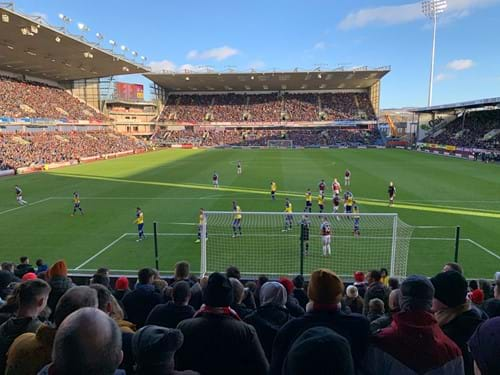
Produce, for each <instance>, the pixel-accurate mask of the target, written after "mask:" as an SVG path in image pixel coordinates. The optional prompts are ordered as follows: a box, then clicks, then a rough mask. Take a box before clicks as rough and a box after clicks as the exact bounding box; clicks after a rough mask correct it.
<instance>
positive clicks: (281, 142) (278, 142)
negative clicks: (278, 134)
mask: <svg viewBox="0 0 500 375" xmlns="http://www.w3.org/2000/svg"><path fill="white" fill-rule="evenodd" d="M267 147H269V148H293V141H292V140H290V139H272V140H269V141H267Z"/></svg>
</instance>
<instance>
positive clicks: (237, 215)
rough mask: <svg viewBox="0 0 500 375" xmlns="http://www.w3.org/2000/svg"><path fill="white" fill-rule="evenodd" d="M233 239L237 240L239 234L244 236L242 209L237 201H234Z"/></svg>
mask: <svg viewBox="0 0 500 375" xmlns="http://www.w3.org/2000/svg"><path fill="white" fill-rule="evenodd" d="M233 214H234V218H233V238H235V237H236V236H237V235H238V234H239V235H240V236H242V233H241V208H240V206H238V204H237V203H236V201H233Z"/></svg>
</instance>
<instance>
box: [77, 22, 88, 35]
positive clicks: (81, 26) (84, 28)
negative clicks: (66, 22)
mask: <svg viewBox="0 0 500 375" xmlns="http://www.w3.org/2000/svg"><path fill="white" fill-rule="evenodd" d="M77 26H78V30H80V31H82V32H84V33H86V32H87V31H90V28H89V27H88V26H87V25H85V24H84V23H81V22H79V23H78V25H77Z"/></svg>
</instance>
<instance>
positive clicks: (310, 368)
mask: <svg viewBox="0 0 500 375" xmlns="http://www.w3.org/2000/svg"><path fill="white" fill-rule="evenodd" d="M283 374H287V375H309V374H314V375H354V365H353V363H352V355H351V348H350V346H349V341H347V340H346V339H345V338H344V337H342V336H340V335H339V334H338V333H336V332H335V331H333V330H331V329H328V328H323V327H314V328H310V329H308V330H307V331H305V332H304V333H303V334H302V335H300V336H299V338H297V340H295V342H294V343H293V345H292V347H291V348H290V351H289V352H288V354H287V356H286V359H285V363H284V365H283Z"/></svg>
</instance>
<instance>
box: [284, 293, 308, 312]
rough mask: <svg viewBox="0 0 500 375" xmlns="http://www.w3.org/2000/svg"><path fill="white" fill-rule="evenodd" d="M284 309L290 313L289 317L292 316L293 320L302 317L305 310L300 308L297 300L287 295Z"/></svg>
mask: <svg viewBox="0 0 500 375" xmlns="http://www.w3.org/2000/svg"><path fill="white" fill-rule="evenodd" d="M285 307H286V308H287V310H288V311H290V315H292V316H293V317H294V318H297V317H299V316H302V315H304V313H305V310H304V309H303V308H302V307H301V306H300V304H299V301H297V298H295V297H294V296H292V295H291V294H289V295H288V298H287V300H286V304H285Z"/></svg>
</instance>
